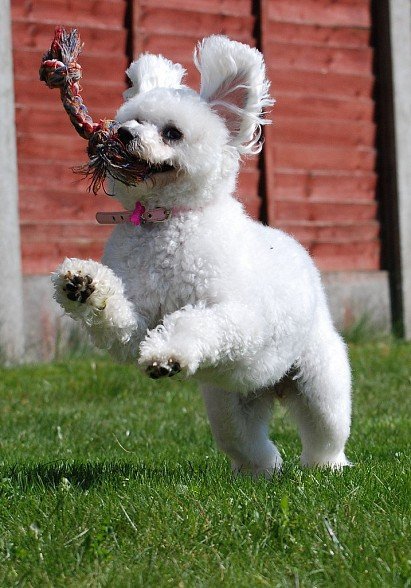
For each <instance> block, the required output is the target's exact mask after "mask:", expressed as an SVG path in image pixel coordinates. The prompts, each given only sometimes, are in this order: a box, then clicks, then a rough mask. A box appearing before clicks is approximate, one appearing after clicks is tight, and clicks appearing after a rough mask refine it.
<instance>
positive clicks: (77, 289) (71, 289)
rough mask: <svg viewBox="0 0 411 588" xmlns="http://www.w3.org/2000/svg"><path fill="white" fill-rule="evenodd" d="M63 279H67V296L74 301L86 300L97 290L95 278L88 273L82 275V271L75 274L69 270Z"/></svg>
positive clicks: (65, 288)
mask: <svg viewBox="0 0 411 588" xmlns="http://www.w3.org/2000/svg"><path fill="white" fill-rule="evenodd" d="M63 280H65V285H64V286H63V290H64V292H66V294H67V298H68V299H69V300H73V302H86V300H87V299H88V298H89V297H90V296H91V294H93V292H94V290H95V287H94V285H93V279H92V277H91V276H89V275H88V274H86V275H85V276H82V275H81V274H80V273H77V274H73V273H72V272H70V271H68V272H67V273H66V274H65V275H64V276H63Z"/></svg>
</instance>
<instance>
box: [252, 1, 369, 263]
mask: <svg viewBox="0 0 411 588" xmlns="http://www.w3.org/2000/svg"><path fill="white" fill-rule="evenodd" d="M370 19H371V7H370V2H369V1H368V0H339V1H338V2H334V1H333V0H293V1H289V0H263V1H262V14H261V36H262V39H261V47H262V50H263V52H264V54H265V58H266V62H267V66H268V74H269V77H270V79H271V83H272V86H271V88H272V94H273V95H274V96H275V97H276V100H277V103H276V106H275V108H274V109H273V118H274V124H273V125H272V126H270V127H267V128H266V154H265V173H266V189H267V203H266V206H267V220H268V222H269V223H270V224H272V225H275V226H278V227H280V228H283V229H285V230H286V231H288V232H290V233H292V234H293V235H295V237H296V238H297V239H299V240H300V241H301V242H302V243H303V244H304V245H305V247H307V249H308V250H309V251H310V252H311V253H312V254H313V255H314V257H315V259H316V261H317V263H318V265H319V266H320V268H321V269H323V270H376V269H379V267H380V239H379V223H378V221H377V203H376V201H375V185H376V172H375V161H376V151H375V135H376V129H375V123H374V108H375V105H374V100H373V86H374V78H373V69H372V64H373V51H372V47H371V22H370Z"/></svg>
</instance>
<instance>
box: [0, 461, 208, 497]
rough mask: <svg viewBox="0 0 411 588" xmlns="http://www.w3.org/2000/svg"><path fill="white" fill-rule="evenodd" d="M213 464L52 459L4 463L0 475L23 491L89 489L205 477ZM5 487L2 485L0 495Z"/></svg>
mask: <svg viewBox="0 0 411 588" xmlns="http://www.w3.org/2000/svg"><path fill="white" fill-rule="evenodd" d="M209 469H210V466H209V465H208V464H207V463H201V464H193V463H191V462H189V461H188V462H185V463H184V464H172V465H169V464H168V463H166V462H163V463H159V464H157V465H156V464H145V463H130V462H126V461H116V462H112V461H109V462H66V461H58V462H49V463H40V464H35V465H19V464H16V465H14V466H9V467H7V466H6V467H2V468H1V469H0V475H1V478H2V480H3V483H4V482H5V481H8V482H9V483H10V482H11V484H12V485H13V486H17V487H18V488H19V489H21V490H23V491H27V490H29V489H31V488H37V489H38V488H45V489H58V488H62V487H65V488H69V487H70V486H72V487H74V488H78V489H81V490H88V489H89V488H92V487H98V486H101V485H104V484H114V485H116V484H117V483H118V482H120V481H124V480H127V481H130V480H136V481H140V482H146V481H149V480H158V479H159V478H163V479H167V482H168V483H170V482H171V483H172V482H173V481H175V482H177V481H178V482H180V483H181V480H182V479H183V478H186V479H191V478H197V479H198V478H203V477H205V476H206V475H207V471H208V470H209ZM1 494H2V488H1V485H0V496H1Z"/></svg>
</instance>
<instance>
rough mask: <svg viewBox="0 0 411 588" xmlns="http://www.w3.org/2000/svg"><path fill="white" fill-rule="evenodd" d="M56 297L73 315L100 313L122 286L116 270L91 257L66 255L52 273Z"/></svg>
mask: <svg viewBox="0 0 411 588" xmlns="http://www.w3.org/2000/svg"><path fill="white" fill-rule="evenodd" d="M51 279H52V282H53V284H54V297H55V299H56V300H57V302H58V303H59V304H60V305H61V306H62V307H63V308H64V309H65V310H66V311H67V312H68V313H70V314H71V315H72V316H73V317H74V318H76V316H82V317H84V316H89V315H90V313H94V312H97V313H100V311H102V310H103V309H104V308H105V307H106V305H107V302H108V300H109V298H110V297H111V296H112V295H113V294H114V293H115V292H116V291H119V290H120V289H121V284H119V280H118V278H117V277H116V276H115V275H114V274H113V272H112V271H111V270H110V269H109V268H107V267H105V266H103V265H102V264H101V263H98V262H97V261H93V260H91V259H88V260H84V259H75V258H72V259H69V258H67V259H65V260H64V262H63V263H62V264H61V265H60V266H59V267H58V268H57V270H56V271H55V272H54V273H53V274H52V277H51Z"/></svg>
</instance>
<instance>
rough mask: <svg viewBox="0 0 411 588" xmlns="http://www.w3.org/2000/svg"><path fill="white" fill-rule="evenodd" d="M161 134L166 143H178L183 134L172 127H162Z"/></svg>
mask: <svg viewBox="0 0 411 588" xmlns="http://www.w3.org/2000/svg"><path fill="white" fill-rule="evenodd" d="M161 134H162V137H163V139H165V140H166V141H179V140H180V139H181V138H182V136H183V133H182V132H181V131H179V130H178V129H177V128H176V127H173V126H172V125H167V126H166V127H164V129H163V130H162V132H161Z"/></svg>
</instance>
